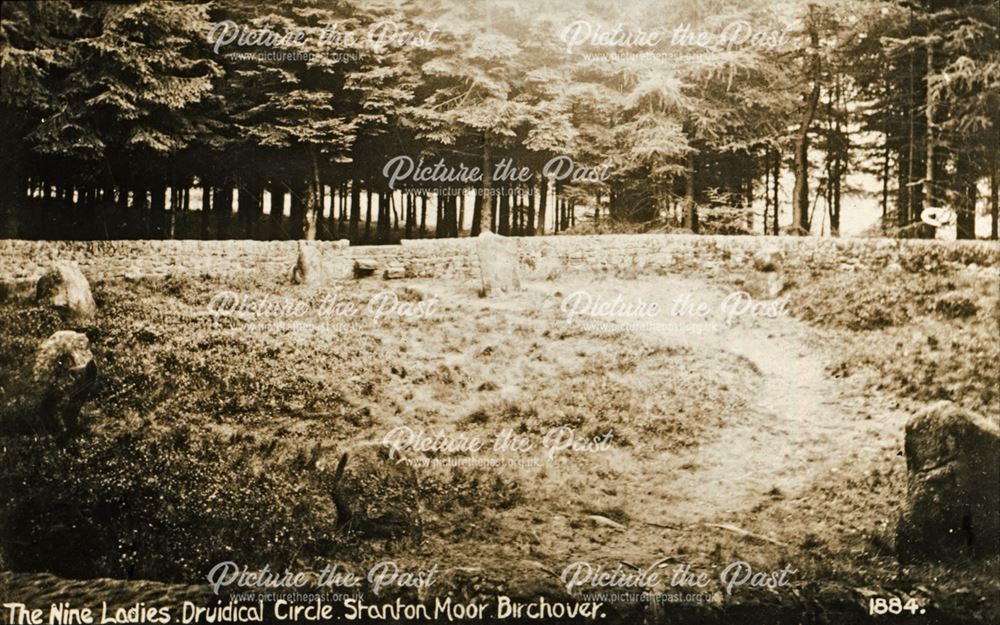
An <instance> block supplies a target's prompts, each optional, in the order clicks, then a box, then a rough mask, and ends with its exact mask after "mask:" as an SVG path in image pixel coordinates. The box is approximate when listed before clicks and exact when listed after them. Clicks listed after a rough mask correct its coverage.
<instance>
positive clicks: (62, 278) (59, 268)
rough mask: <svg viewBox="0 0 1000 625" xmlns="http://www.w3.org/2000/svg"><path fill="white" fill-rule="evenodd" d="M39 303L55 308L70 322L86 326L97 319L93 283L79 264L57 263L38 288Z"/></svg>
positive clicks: (40, 279)
mask: <svg viewBox="0 0 1000 625" xmlns="http://www.w3.org/2000/svg"><path fill="white" fill-rule="evenodd" d="M35 298H36V300H37V301H39V302H41V303H44V304H49V305H52V306H54V307H56V308H57V309H58V310H59V312H60V313H61V314H62V315H63V316H64V318H66V319H67V320H69V321H77V322H81V321H83V322H85V321H90V320H92V319H93V318H94V317H95V316H96V315H97V304H95V303H94V296H93V294H91V292H90V283H89V282H87V278H86V277H85V276H84V275H83V272H82V271H80V265H78V264H77V263H76V261H56V262H55V263H54V264H53V265H52V268H51V269H49V271H48V272H47V273H45V274H44V275H43V276H42V277H41V278H39V279H38V284H37V285H36V287H35Z"/></svg>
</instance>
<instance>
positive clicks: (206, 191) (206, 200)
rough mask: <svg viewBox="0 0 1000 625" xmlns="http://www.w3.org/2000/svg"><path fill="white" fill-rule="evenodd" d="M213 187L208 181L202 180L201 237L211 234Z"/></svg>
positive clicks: (205, 237)
mask: <svg viewBox="0 0 1000 625" xmlns="http://www.w3.org/2000/svg"><path fill="white" fill-rule="evenodd" d="M212 195H213V191H212V187H211V186H210V185H209V184H208V183H207V182H206V181H203V182H202V187H201V238H202V239H207V238H209V236H210V232H209V228H210V224H211V216H212Z"/></svg>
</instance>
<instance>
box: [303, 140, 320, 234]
mask: <svg viewBox="0 0 1000 625" xmlns="http://www.w3.org/2000/svg"><path fill="white" fill-rule="evenodd" d="M309 160H310V161H311V164H312V180H311V181H310V183H309V196H308V198H307V199H306V212H305V224H304V225H305V227H304V228H303V230H302V234H301V235H300V236H299V237H297V238H303V239H305V240H307V241H315V240H316V224H317V223H318V222H319V216H320V215H322V214H323V185H322V183H321V182H320V180H319V159H318V158H317V157H316V147H315V146H312V145H310V146H309Z"/></svg>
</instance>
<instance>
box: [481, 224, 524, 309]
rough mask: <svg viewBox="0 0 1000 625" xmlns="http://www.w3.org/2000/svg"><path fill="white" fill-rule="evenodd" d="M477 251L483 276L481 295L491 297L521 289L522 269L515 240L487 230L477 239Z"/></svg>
mask: <svg viewBox="0 0 1000 625" xmlns="http://www.w3.org/2000/svg"><path fill="white" fill-rule="evenodd" d="M476 251H477V253H478V255H479V270H480V272H481V273H482V278H483V286H482V289H481V290H480V295H482V296H483V297H489V296H490V295H495V294H497V293H512V292H514V291H520V290H521V271H520V266H519V261H518V257H517V248H516V246H515V243H514V242H513V241H511V240H510V239H506V238H504V237H502V236H499V235H496V234H493V233H492V232H489V231H486V232H483V233H482V234H480V235H479V237H478V238H477V239H476Z"/></svg>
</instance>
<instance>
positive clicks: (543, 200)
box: [535, 176, 549, 235]
mask: <svg viewBox="0 0 1000 625" xmlns="http://www.w3.org/2000/svg"><path fill="white" fill-rule="evenodd" d="M548 203H549V181H548V179H546V178H545V177H544V176H541V180H540V181H539V183H538V226H537V227H536V230H535V234H538V235H544V234H545V209H546V208H547V207H548Z"/></svg>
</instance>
